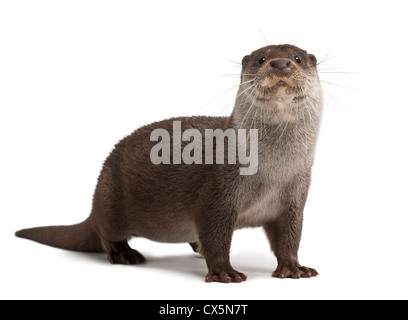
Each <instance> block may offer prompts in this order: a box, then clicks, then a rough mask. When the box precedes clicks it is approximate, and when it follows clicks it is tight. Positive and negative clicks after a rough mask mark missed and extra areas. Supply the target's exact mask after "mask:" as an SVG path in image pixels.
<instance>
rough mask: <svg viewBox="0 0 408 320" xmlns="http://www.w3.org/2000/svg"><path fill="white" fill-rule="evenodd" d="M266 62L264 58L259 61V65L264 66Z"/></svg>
mask: <svg viewBox="0 0 408 320" xmlns="http://www.w3.org/2000/svg"><path fill="white" fill-rule="evenodd" d="M265 61H266V58H265V57H262V58H261V59H259V60H258V63H259V65H261V64H263V63H264V62H265Z"/></svg>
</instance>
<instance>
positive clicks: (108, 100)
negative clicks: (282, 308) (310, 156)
mask: <svg viewBox="0 0 408 320" xmlns="http://www.w3.org/2000/svg"><path fill="white" fill-rule="evenodd" d="M404 4H405V3H404V2H403V1H384V2H380V1H344V0H343V1H337V2H334V1H295V0H292V1H255V0H251V1H205V2H204V1H201V2H197V1H149V2H147V1H145V2H142V1H2V2H0V143H1V144H0V147H1V156H0V194H1V198H0V215H1V221H0V228H1V230H0V245H1V254H0V298H2V299H6V298H40V299H42V298H55V299H62V298H68V299H99V298H110V299H337V298H339V299H380V298H389V299H391V298H397V299H403V298H404V299H407V298H408V293H407V285H408V280H407V279H408V277H407V275H406V267H407V265H408V257H407V249H406V245H407V241H408V231H407V230H408V217H407V215H408V210H407V191H408V190H407V189H408V187H407V182H408V169H407V163H408V155H407V141H406V139H407V137H408V126H407V119H408V97H407V88H408V86H407V74H408V73H407V72H408V67H407V65H408V45H407V39H406V34H405V33H406V30H408V23H407V19H406V9H405V8H406V7H405V6H404ZM267 43H268V44H280V43H291V44H296V45H297V46H299V47H301V48H303V49H306V50H307V51H308V52H310V53H314V54H315V55H316V56H317V57H318V59H319V60H320V61H322V60H324V61H323V62H322V63H321V64H320V66H319V67H320V72H321V79H322V80H324V81H327V82H331V83H334V84H329V83H327V82H323V86H324V89H325V91H326V94H325V100H326V106H325V114H324V121H323V123H322V129H321V135H320V139H319V143H318V149H317V155H316V162H315V166H314V172H313V185H312V188H311V191H310V195H309V200H308V203H307V206H306V211H305V221H304V229H303V237H302V242H301V248H300V252H299V258H300V262H301V263H302V264H304V265H307V266H310V267H314V268H316V269H317V270H318V271H319V272H320V275H319V276H318V277H317V278H313V279H300V280H291V279H287V280H280V279H275V278H272V277H271V273H272V271H273V270H274V269H275V267H276V260H275V258H274V256H273V254H272V253H270V251H269V245H268V242H267V240H266V236H265V235H264V233H263V231H262V230H261V229H251V230H241V231H237V232H236V233H235V235H234V239H233V244H232V249H231V260H232V264H233V266H234V267H235V268H236V269H238V270H240V271H242V272H244V273H246V274H247V275H248V280H247V281H246V282H245V283H241V284H228V285H225V284H218V283H213V284H208V283H205V282H204V277H205V275H206V272H207V270H206V266H205V261H204V260H203V259H200V258H198V257H196V256H195V255H194V254H193V252H192V251H191V249H190V247H189V246H188V245H187V244H162V243H154V242H151V241H148V240H144V239H135V240H132V242H131V245H132V246H134V247H135V248H137V249H138V250H140V251H141V252H142V253H143V254H144V255H145V256H146V258H147V260H148V262H147V263H146V264H144V265H139V266H116V265H115V266H112V265H110V264H109V263H108V261H107V259H106V257H105V255H104V254H84V253H76V252H68V251H64V250H60V249H54V248H50V247H47V246H43V245H39V244H37V243H34V242H30V241H26V240H22V239H18V238H15V237H14V232H15V231H16V230H18V229H21V228H26V227H33V226H40V225H52V224H72V223H76V222H80V221H82V220H83V219H85V218H86V217H87V216H88V214H89V212H90V208H91V199H92V195H93V191H94V187H95V183H96V179H97V177H98V174H99V170H100V169H101V166H102V163H103V161H104V159H105V158H106V156H107V155H108V154H109V152H110V151H111V149H112V147H113V146H114V144H115V143H116V142H117V141H118V140H120V139H121V138H122V137H124V136H125V135H127V134H129V133H130V132H132V131H133V130H134V129H136V128H138V127H140V126H141V125H144V124H147V123H149V122H152V121H155V120H160V119H164V118H168V117H171V116H178V115H199V114H205V115H220V114H222V115H228V114H229V113H230V112H231V110H232V107H233V101H234V95H235V93H236V88H232V87H233V86H236V85H238V83H239V77H238V74H239V72H240V67H239V65H238V64H237V63H235V62H238V63H240V61H241V59H242V57H243V56H244V55H246V54H249V53H250V52H252V51H253V50H255V49H258V48H259V47H261V46H264V45H266V44H267ZM324 58H326V59H324ZM234 61H235V62H234ZM329 72H330V73H329ZM229 88H231V90H230V91H227V92H226V95H224V96H222V97H220V96H219V94H220V93H223V92H224V91H225V90H226V89H229Z"/></svg>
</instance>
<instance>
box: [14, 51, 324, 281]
mask: <svg viewBox="0 0 408 320" xmlns="http://www.w3.org/2000/svg"><path fill="white" fill-rule="evenodd" d="M322 109H323V94H322V89H321V86H320V81H319V76H318V72H317V59H316V58H315V56H314V55H312V54H309V53H307V52H306V51H304V50H302V49H300V48H298V47H296V46H293V45H288V44H284V45H270V46H266V47H263V48H260V49H258V50H256V51H254V52H252V53H251V54H250V55H247V56H245V57H244V58H243V59H242V71H241V76H240V86H239V89H238V92H237V95H236V102H235V106H234V109H233V111H232V114H231V116H229V117H207V116H197V117H196V116H193V117H180V118H174V119H167V120H163V121H159V122H155V123H152V124H149V125H146V126H144V127H141V128H139V129H137V130H136V131H134V132H133V133H132V134H130V135H129V136H127V137H125V138H124V139H122V140H121V141H120V142H118V143H117V144H116V146H115V148H114V149H113V151H112V152H111V154H110V155H109V156H108V158H107V159H106V161H105V163H104V165H103V168H102V170H101V172H100V175H99V178H98V181H97V186H96V189H95V193H94V197H93V205H92V210H91V214H90V216H89V217H88V218H87V219H86V220H85V221H83V222H82V223H79V224H76V225H71V226H48V227H37V228H30V229H23V230H20V231H17V232H16V236H18V237H21V238H27V239H31V240H34V241H37V242H40V243H43V244H47V245H50V246H54V247H58V248H63V249H68V250H77V251H87V252H104V251H106V252H107V256H108V260H109V261H110V262H111V263H113V264H139V263H143V262H145V261H146V259H145V257H144V256H143V255H142V254H141V253H140V252H139V251H137V250H135V249H132V248H131V247H130V246H129V244H128V240H129V239H130V238H132V237H145V238H148V239H151V240H155V241H159V242H172V243H177V242H185V243H190V245H191V247H192V248H193V250H194V251H196V252H199V253H200V254H201V255H202V256H203V257H204V258H205V261H206V264H207V267H208V273H207V275H206V277H205V280H206V281H207V282H213V281H218V282H225V283H228V282H241V281H245V280H246V279H247V276H246V275H245V274H244V273H242V272H239V271H237V270H235V269H234V268H233V267H232V266H231V263H230V257H229V253H230V246H231V240H232V235H233V232H234V230H237V229H240V228H247V227H263V229H264V231H265V233H266V235H267V238H268V240H269V242H270V246H271V249H272V251H273V252H274V254H275V256H276V258H277V262H278V265H277V268H276V270H275V271H273V273H272V276H273V277H280V278H288V277H291V278H296V279H298V278H301V277H306V278H308V277H314V276H316V275H318V272H317V271H316V270H315V269H313V268H309V267H305V266H302V265H301V264H300V263H299V262H298V256H297V254H298V249H299V243H300V239H301V231H302V221H303V210H304V207H305V203H306V199H307V195H308V190H309V186H310V181H311V171H312V165H313V161H314V157H315V147H316V141H317V138H318V132H319V127H320V120H321V116H322ZM175 121H178V122H179V123H180V125H181V129H182V130H183V131H185V130H188V129H194V130H196V131H197V130H198V132H200V133H201V137H204V136H205V132H206V130H208V129H212V130H217V129H221V130H223V132H225V131H226V130H228V129H232V130H233V131H234V132H238V131H239V130H241V129H247V130H251V129H256V130H257V132H258V139H257V143H258V152H257V157H258V158H257V159H258V165H257V168H256V169H257V170H256V172H255V173H253V174H240V166H241V165H240V163H238V162H237V161H235V163H234V161H232V163H230V162H228V163H225V162H224V163H217V162H215V161H214V162H213V163H212V164H208V163H204V162H202V161H201V162H199V161H196V162H194V161H193V162H192V163H164V162H161V163H157V161H156V162H155V163H153V162H152V159H151V152H152V149H153V148H154V147H155V145H156V146H157V141H158V139H156V140H155V139H151V136H152V132H153V131H154V130H155V129H158V128H160V129H163V130H166V131H167V132H172V128H173V124H174V122H175ZM248 137H249V136H248V135H247V138H248ZM185 140H186V139H183V141H179V142H177V143H178V144H180V146H179V147H181V148H184V147H186V146H187V144H188V142H189V141H185ZM187 140H188V139H187ZM226 140H228V139H225V140H224V143H225V147H228V145H227V141H226ZM169 143H170V146H169V148H168V150H170V152H171V155H173V153H174V152H175V144H176V142H175V138H174V136H173V135H172V134H170V141H169ZM198 150H200V149H198ZM214 150H215V149H214ZM161 152H164V148H163V150H161ZM183 152H184V151H183ZM202 152H203V153H204V148H203V149H202ZM206 156H207V155H206ZM213 156H214V157H215V152H214V154H213ZM224 157H225V159H227V154H224ZM156 160H157V159H156Z"/></svg>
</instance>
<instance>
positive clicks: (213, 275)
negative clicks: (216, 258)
mask: <svg viewBox="0 0 408 320" xmlns="http://www.w3.org/2000/svg"><path fill="white" fill-rule="evenodd" d="M246 279H247V276H246V275H245V274H243V273H241V272H238V271H236V270H234V269H228V270H224V271H209V272H208V274H207V276H206V277H205V281H206V282H214V281H216V282H224V283H229V282H242V281H245V280H246Z"/></svg>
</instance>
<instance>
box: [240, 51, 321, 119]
mask: <svg viewBox="0 0 408 320" xmlns="http://www.w3.org/2000/svg"><path fill="white" fill-rule="evenodd" d="M238 100H239V104H240V105H241V108H242V109H244V110H240V111H241V112H245V108H249V107H252V109H253V110H254V111H255V110H256V109H259V108H261V109H263V110H265V111H269V113H270V115H271V117H272V118H273V117H275V118H276V117H277V113H280V114H284V116H286V118H288V115H290V116H291V118H296V116H297V115H300V114H301V113H299V110H298V109H299V108H301V105H302V104H304V105H305V106H304V108H315V109H319V110H320V109H321V105H322V90H321V86H320V82H319V77H318V74H317V59H316V57H315V56H314V55H312V54H308V53H307V52H306V51H304V50H302V49H300V48H297V47H295V46H292V45H288V44H285V45H272V46H267V47H263V48H261V49H258V50H256V51H254V52H252V53H251V54H250V55H248V56H245V57H244V58H243V59H242V73H241V85H240V89H239V92H238ZM309 104H310V105H311V106H308V105H309ZM276 109H279V110H276ZM246 111H249V110H246ZM265 111H264V112H265ZM308 111H309V110H308ZM309 112H310V111H309ZM245 113H246V112H245ZM302 114H303V112H302ZM276 120H277V121H278V122H279V119H276Z"/></svg>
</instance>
